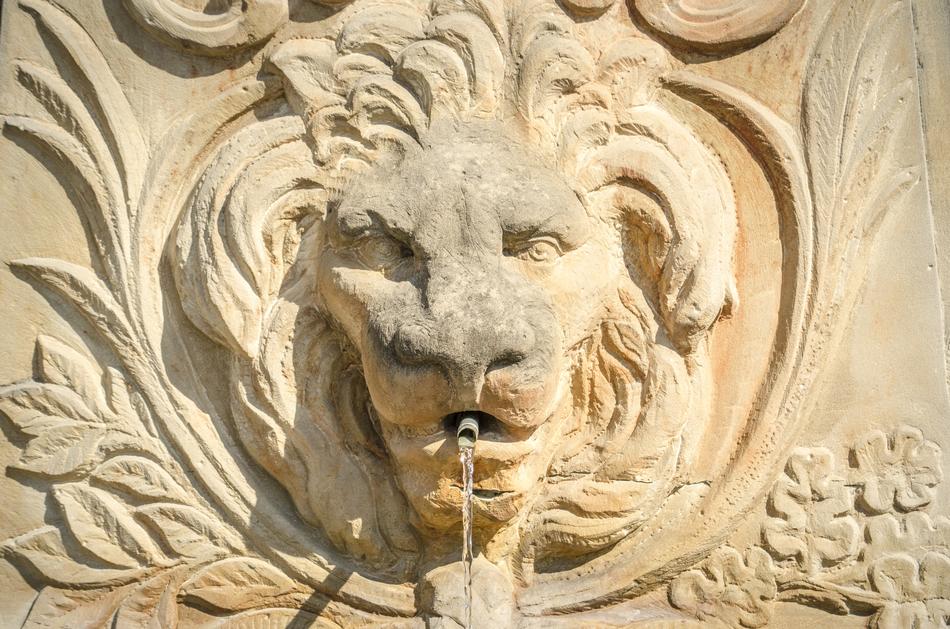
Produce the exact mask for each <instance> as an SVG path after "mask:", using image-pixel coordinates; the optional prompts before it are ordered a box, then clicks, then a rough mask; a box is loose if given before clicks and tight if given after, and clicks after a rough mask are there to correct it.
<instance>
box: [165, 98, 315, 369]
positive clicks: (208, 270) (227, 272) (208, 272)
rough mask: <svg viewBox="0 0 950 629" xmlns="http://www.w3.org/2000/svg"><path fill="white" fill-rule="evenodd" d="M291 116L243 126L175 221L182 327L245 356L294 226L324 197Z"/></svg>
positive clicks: (293, 242)
mask: <svg viewBox="0 0 950 629" xmlns="http://www.w3.org/2000/svg"><path fill="white" fill-rule="evenodd" d="M304 133H305V131H304V127H303V124H302V123H301V121H300V119H299V118H297V117H296V116H281V117H277V118H273V119H270V120H265V121H261V122H257V123H254V124H251V125H249V126H248V127H246V128H245V129H243V130H241V131H239V132H237V133H236V134H235V135H234V136H233V137H231V138H230V139H229V140H228V141H227V142H225V143H224V144H223V145H222V146H221V147H220V148H219V149H218V150H217V152H216V153H215V155H214V156H213V157H212V158H211V159H210V161H209V164H208V166H207V168H206V169H205V170H204V172H203V173H202V174H201V176H200V178H199V179H198V184H197V186H196V187H195V189H194V190H193V191H192V194H191V197H190V199H189V203H188V208H187V210H186V211H185V213H184V215H183V216H182V218H181V219H180V223H179V226H178V236H177V240H176V242H175V249H174V251H173V271H174V277H175V282H176V284H177V288H178V292H179V295H180V297H181V303H182V306H183V308H184V310H185V313H186V314H187V315H188V318H189V319H190V320H191V321H192V322H193V323H194V324H195V325H196V326H197V327H198V328H199V329H200V330H201V331H202V332H203V333H204V334H206V335H207V336H208V337H210V338H211V339H213V340H215V341H217V342H218V343H220V344H221V345H224V346H225V347H227V348H229V349H230V350H231V351H233V352H235V353H238V354H242V355H244V356H252V355H254V354H255V353H256V352H257V347H258V344H259V342H260V336H261V326H262V323H263V317H264V313H265V311H266V310H267V309H268V307H269V305H270V304H271V303H272V301H273V300H274V299H275V298H276V296H277V293H278V290H279V289H280V288H281V286H282V284H283V283H284V280H285V276H286V274H287V273H288V271H289V269H290V266H291V264H292V262H293V258H295V257H296V254H297V246H298V244H299V237H300V233H299V232H300V229H299V226H300V224H301V222H302V221H306V220H307V217H308V216H313V215H317V214H319V213H320V212H322V210H323V207H324V205H325V194H324V192H323V191H322V190H321V189H319V188H317V187H316V186H315V185H314V184H313V183H312V182H313V180H314V179H315V177H316V174H317V173H316V167H315V166H314V165H313V161H312V153H311V151H310V149H309V147H308V146H307V144H306V143H305V142H304V141H303V140H302V138H303V135H304Z"/></svg>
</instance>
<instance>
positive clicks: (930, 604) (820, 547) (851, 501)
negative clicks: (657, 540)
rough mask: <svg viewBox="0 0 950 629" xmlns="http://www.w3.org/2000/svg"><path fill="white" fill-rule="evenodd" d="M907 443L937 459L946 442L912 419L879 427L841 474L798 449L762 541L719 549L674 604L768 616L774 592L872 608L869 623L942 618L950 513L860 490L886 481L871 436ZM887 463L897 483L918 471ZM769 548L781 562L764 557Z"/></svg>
mask: <svg viewBox="0 0 950 629" xmlns="http://www.w3.org/2000/svg"><path fill="white" fill-rule="evenodd" d="M907 441H911V442H913V443H914V444H915V447H912V448H906V449H905V451H909V452H927V453H928V454H929V455H930V456H932V457H933V458H934V459H939V456H940V449H939V447H938V446H937V445H936V444H934V443H933V442H930V441H924V440H923V438H922V437H921V435H920V432H919V431H918V430H916V429H915V428H912V427H909V426H901V427H899V428H897V429H896V430H895V431H894V432H893V433H892V434H891V435H887V436H885V435H883V433H880V432H879V431H873V432H871V433H870V434H869V435H868V436H866V437H864V438H863V439H861V440H860V441H858V442H857V443H856V444H855V445H854V446H853V447H852V449H851V460H852V461H854V462H855V464H854V465H853V466H852V467H849V468H848V469H847V470H845V471H844V473H842V472H841V471H840V470H837V469H836V468H835V465H834V460H833V457H832V455H831V453H830V452H829V451H828V450H827V449H825V448H811V449H807V448H799V449H797V450H796V451H795V452H794V453H793V454H792V455H791V456H790V458H789V460H788V464H787V466H786V472H785V474H783V475H782V477H781V478H779V479H778V480H777V481H776V483H775V485H774V486H773V488H772V491H771V494H770V501H769V504H770V506H771V509H772V510H774V512H776V513H777V514H778V517H771V518H767V519H766V520H765V522H764V524H763V525H762V542H763V547H762V548H759V547H751V548H749V549H747V550H746V553H745V555H746V563H745V564H742V563H741V562H740V558H741V557H740V554H739V552H738V551H737V550H735V549H733V548H730V547H728V546H725V547H722V548H720V549H718V550H716V551H714V552H713V554H711V555H710V556H709V557H708V558H707V559H706V560H705V561H704V562H703V564H702V565H701V567H700V568H699V569H695V570H691V571H688V572H685V573H683V574H681V575H680V576H679V577H677V578H676V580H674V581H673V583H672V584H671V586H670V600H671V602H672V603H673V604H674V605H675V606H676V607H679V608H680V609H683V610H685V611H688V612H690V613H692V614H694V615H697V616H698V617H714V618H716V619H718V620H721V621H723V622H725V623H726V624H728V625H730V626H734V627H740V626H742V627H754V626H761V625H762V624H764V623H765V622H767V621H768V619H769V617H770V616H769V615H770V611H769V608H770V603H771V602H772V601H773V600H778V601H791V602H796V603H800V604H803V605H812V606H817V607H820V608H822V609H825V610H827V611H829V612H833V613H838V614H847V613H850V612H851V611H856V610H857V611H862V612H867V611H868V610H873V611H874V612H875V613H874V615H873V617H872V620H871V626H872V627H882V628H884V627H886V628H888V629H890V628H896V627H910V626H914V627H918V626H919V627H938V626H943V624H941V623H944V622H945V618H946V614H947V610H948V609H950V607H948V606H950V518H946V517H937V518H932V517H931V516H930V515H928V514H926V513H924V512H922V511H920V509H922V508H924V507H926V505H927V502H920V503H919V504H916V506H914V507H911V508H909V509H908V508H906V507H905V506H902V505H900V504H897V503H895V502H889V503H888V504H887V505H886V506H883V507H882V508H881V509H878V508H876V507H875V508H869V505H867V503H866V501H865V500H863V499H862V498H861V496H864V495H865V493H866V492H868V491H874V492H876V491H877V490H878V488H879V487H880V484H881V480H880V478H879V477H878V475H877V474H868V473H867V466H866V465H863V464H862V461H865V459H864V458H863V457H862V456H860V453H862V452H863V451H864V450H866V449H867V448H868V444H869V443H876V444H879V445H880V447H881V448H882V449H883V450H885V451H887V452H891V453H893V452H895V450H898V451H899V450H900V449H901V448H899V447H895V444H901V443H905V442H907ZM889 444H890V445H889ZM911 458H913V459H915V460H916V457H911ZM885 471H886V472H887V479H888V480H889V482H891V483H893V485H894V486H897V487H904V486H910V485H911V484H912V483H914V482H915V481H917V480H919V477H920V473H919V471H918V469H917V468H916V467H914V466H913V465H910V466H905V467H902V468H900V470H899V471H898V470H895V469H894V468H893V467H892V468H890V469H887V470H885ZM927 478H932V477H930V476H928V477H927ZM935 485H936V482H934V483H932V484H929V485H928V486H927V488H928V490H929V491H931V492H932V490H933V488H934V487H935ZM930 496H931V497H932V493H931V494H930ZM891 497H892V498H893V494H891ZM928 502H929V501H928ZM765 550H767V551H768V554H770V555H771V557H772V558H773V559H774V560H775V561H774V562H773V561H770V560H767V559H768V556H767V555H766V557H764V558H763V554H764V553H765ZM724 558H727V560H725V563H724ZM753 564H754V565H753ZM724 565H728V566H732V568H731V569H730V570H726V569H724V568H723V566H724ZM743 568H745V570H744V571H743ZM763 584H765V585H767V584H771V589H769V588H767V587H765V585H763ZM763 593H767V595H764V594H763ZM753 612H754V613H753ZM753 623H759V624H753Z"/></svg>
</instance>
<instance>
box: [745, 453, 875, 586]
mask: <svg viewBox="0 0 950 629" xmlns="http://www.w3.org/2000/svg"><path fill="white" fill-rule="evenodd" d="M833 472H834V470H833V457H832V455H831V452H829V451H828V450H826V449H824V448H813V449H805V448H799V449H797V450H796V451H795V452H794V453H793V454H792V456H791V457H790V458H789V461H788V464H787V466H786V471H785V474H784V475H783V476H782V477H781V478H780V479H779V480H778V482H777V483H776V485H775V487H773V489H772V493H771V500H770V503H769V505H770V507H771V508H772V509H774V510H775V511H776V512H777V513H778V514H779V517H778V518H772V519H770V520H769V521H768V522H767V523H766V524H765V526H764V528H763V536H764V539H765V542H766V544H767V545H768V547H769V548H770V550H771V551H772V552H773V554H775V555H776V556H777V557H780V558H787V557H793V558H794V559H795V561H796V563H797V569H798V570H800V571H802V572H804V573H805V574H808V575H814V574H817V573H818V572H820V571H821V570H823V569H826V568H827V567H830V566H835V565H837V564H840V563H843V562H848V561H851V560H853V559H854V558H855V557H857V554H858V544H859V541H860V539H859V528H858V524H857V522H856V521H855V519H854V518H853V517H851V516H850V515H849V512H850V511H851V509H852V506H853V496H852V494H851V492H850V490H849V489H848V488H847V487H845V485H844V480H843V479H842V478H840V477H839V478H835V477H833V476H832V474H833Z"/></svg>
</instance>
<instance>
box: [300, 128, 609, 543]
mask: <svg viewBox="0 0 950 629" xmlns="http://www.w3.org/2000/svg"><path fill="white" fill-rule="evenodd" d="M332 208H333V209H332V210H331V211H330V213H329V214H328V218H327V221H326V225H325V230H326V233H327V246H326V248H325V249H324V250H323V253H322V257H321V260H320V263H319V265H318V266H319V269H320V273H319V277H318V286H319V288H318V290H319V293H320V294H321V297H322V299H323V300H324V304H325V307H326V309H327V310H328V311H329V314H330V316H331V317H332V318H333V319H334V320H335V321H337V322H339V324H340V326H341V327H342V328H343V330H344V332H345V334H346V336H347V337H348V339H349V341H350V342H351V343H352V344H353V345H354V346H355V347H356V349H357V351H358V353H359V355H360V360H361V363H362V369H363V373H364V376H365V379H366V385H367V388H368V390H369V394H370V397H371V402H372V406H373V408H374V409H375V415H376V417H377V420H378V428H379V432H380V434H381V436H382V439H383V441H384V442H385V445H386V447H387V449H388V451H389V453H390V455H391V456H392V460H393V464H394V469H395V471H396V473H397V475H398V478H399V482H400V485H401V487H402V489H403V491H404V493H405V494H406V496H407V498H408V500H409V501H410V503H411V504H412V506H413V507H414V508H415V510H416V511H417V512H418V513H419V514H420V516H421V517H422V519H423V521H424V522H425V523H426V524H428V525H430V526H436V527H442V526H447V525H450V524H454V523H455V522H457V521H458V519H459V517H460V504H461V492H460V489H459V480H458V479H459V462H458V450H457V445H456V440H455V430H454V421H453V416H454V415H455V414H457V413H459V412H462V411H478V412H480V413H482V414H483V415H482V432H481V436H480V438H479V441H478V444H477V447H476V448H475V490H476V492H475V493H476V496H477V500H476V502H475V509H476V512H477V515H481V516H483V517H484V518H487V519H490V520H495V521H504V520H508V519H510V518H511V517H513V516H514V515H516V514H517V513H518V511H519V510H520V509H521V507H522V506H523V505H524V503H525V501H526V498H527V496H528V495H529V493H530V491H531V490H532V489H533V488H535V487H537V486H538V484H539V480H540V479H541V478H543V477H544V476H545V474H546V471H547V467H548V465H549V464H550V461H551V457H552V454H553V451H554V448H555V447H556V446H557V445H558V443H559V441H560V438H561V437H562V435H563V431H564V424H565V421H566V419H567V417H568V416H569V412H565V406H567V404H566V402H567V399H566V398H567V397H568V396H567V395H566V393H567V390H568V368H569V364H570V359H569V356H568V351H569V350H570V349H571V348H573V347H575V346H576V345H577V344H578V343H580V342H581V341H582V340H583V339H585V338H587V337H588V336H589V335H590V334H591V331H592V330H593V329H594V328H595V327H596V326H597V324H598V323H599V321H600V320H601V318H602V316H603V311H602V305H603V304H604V302H605V301H606V298H605V295H606V294H607V293H608V291H610V290H611V289H612V288H615V286H616V278H617V275H618V272H619V271H620V269H621V268H622V261H621V260H619V259H618V256H617V255H614V253H615V250H616V245H615V244H613V241H612V240H611V239H610V238H609V237H608V235H607V234H606V233H605V226H604V224H603V223H602V222H600V221H597V220H595V218H593V217H592V216H589V215H588V213H587V211H586V210H585V208H584V206H583V205H582V203H581V201H580V200H579V198H578V196H577V195H576V194H575V193H574V191H573V190H572V189H571V188H570V187H569V186H568V185H567V184H566V183H565V182H564V181H563V179H562V178H560V177H559V176H558V175H557V173H556V172H555V171H554V170H553V169H552V168H551V167H549V166H548V165H547V164H546V163H544V162H543V161H542V160H541V158H540V157H539V156H537V155H535V154H533V153H532V152H531V150H530V149H529V148H527V147H526V146H525V145H524V144H522V143H521V142H520V141H519V140H518V139H517V137H516V136H515V134H505V133H503V132H502V131H501V130H499V129H496V128H492V127H487V126H484V125H482V126H480V127H479V128H477V129H458V128H455V127H451V128H447V129H445V130H442V131H440V132H437V133H435V134H433V137H431V138H430V139H429V141H427V142H425V143H424V145H423V146H422V147H421V148H419V149H418V150H416V151H413V152H411V153H409V154H408V155H406V156H405V157H404V158H402V159H401V160H398V161H394V162H390V163H388V164H383V165H380V166H378V167H376V168H375V169H374V170H372V171H370V172H369V173H367V174H365V175H364V176H362V177H359V178H357V179H356V180H354V181H353V182H352V184H351V185H350V187H349V189H348V190H347V192H346V193H345V194H344V195H343V200H342V201H341V202H340V203H339V204H335V205H333V206H332Z"/></svg>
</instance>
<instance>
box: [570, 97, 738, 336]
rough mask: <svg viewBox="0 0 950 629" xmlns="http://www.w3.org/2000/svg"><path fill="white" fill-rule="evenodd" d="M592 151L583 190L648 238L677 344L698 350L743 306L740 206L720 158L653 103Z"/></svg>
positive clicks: (660, 304)
mask: <svg viewBox="0 0 950 629" xmlns="http://www.w3.org/2000/svg"><path fill="white" fill-rule="evenodd" d="M619 130H620V131H621V132H620V133H618V134H617V135H616V136H614V137H613V138H612V139H611V140H610V141H609V142H608V143H606V144H605V145H603V146H601V147H599V148H598V149H597V150H595V151H594V152H593V155H592V158H591V159H590V161H589V162H588V164H587V168H586V169H585V171H586V172H585V173H584V175H583V176H582V179H583V181H582V185H583V187H584V188H586V189H587V190H590V191H592V192H590V193H589V197H590V198H591V199H592V200H594V201H595V202H596V203H597V204H598V205H601V206H604V205H606V206H609V207H610V208H612V209H613V210H615V211H619V212H621V213H622V215H623V218H624V219H625V220H626V222H627V224H628V225H629V226H632V227H636V228H637V229H639V230H640V231H642V232H643V233H645V234H647V242H648V247H647V248H648V251H646V252H645V254H644V255H642V256H639V257H641V258H642V257H645V258H646V263H647V265H648V266H650V267H651V270H652V273H649V272H648V274H650V275H652V277H651V278H650V279H652V280H653V281H654V283H655V284H656V286H655V288H656V291H655V293H654V296H655V300H656V304H657V308H658V310H659V313H660V315H661V317H662V319H663V322H664V324H665V327H666V329H667V333H668V334H669V336H670V339H671V340H672V341H673V343H674V344H675V345H676V347H677V349H678V350H679V351H680V352H681V353H684V354H686V353H691V352H692V351H693V350H695V349H696V347H697V346H698V344H699V343H700V341H701V340H702V339H703V338H705V336H706V334H707V332H708V331H709V329H710V328H711V327H712V325H713V324H714V323H715V322H716V321H717V320H718V319H719V318H721V317H723V316H726V315H728V314H729V313H730V312H731V310H732V308H733V307H734V306H735V305H736V302H737V296H736V287H735V276H734V273H733V268H732V258H733V248H734V242H735V236H736V206H735V199H734V195H733V190H732V186H731V184H730V181H729V177H728V175H727V174H726V172H725V170H724V168H723V166H722V163H721V161H720V159H719V158H718V157H717V156H716V155H714V154H713V153H712V151H711V150H710V149H709V148H707V147H706V146H705V145H704V144H703V143H702V142H700V141H699V140H698V139H697V138H696V137H695V136H694V135H693V133H692V132H691V131H690V130H689V129H688V128H686V127H685V126H684V125H682V124H681V123H679V122H678V121H676V120H675V119H674V118H673V117H672V116H670V115H669V114H668V113H666V112H665V111H663V110H661V109H660V108H658V107H656V106H654V105H644V106H640V107H635V108H632V109H630V110H629V111H628V112H627V114H626V117H625V119H624V120H623V121H622V123H621V125H620V126H619Z"/></svg>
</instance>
